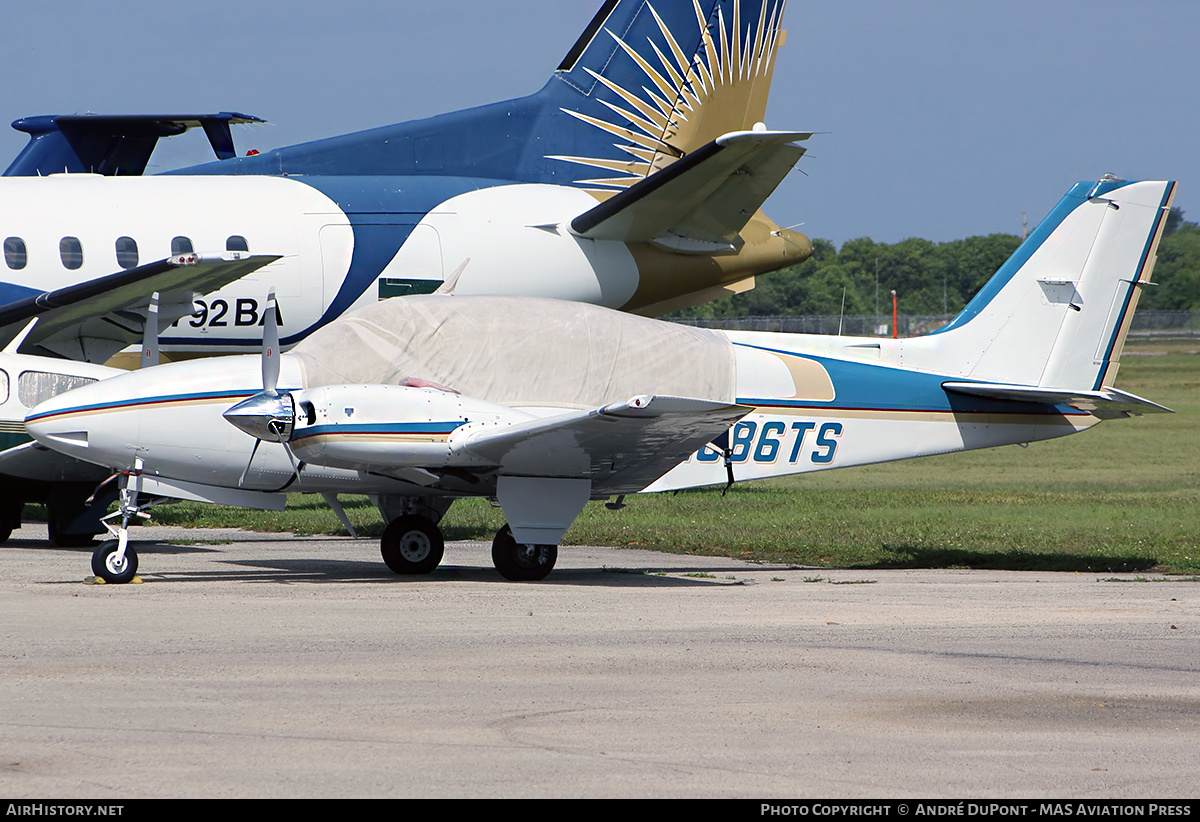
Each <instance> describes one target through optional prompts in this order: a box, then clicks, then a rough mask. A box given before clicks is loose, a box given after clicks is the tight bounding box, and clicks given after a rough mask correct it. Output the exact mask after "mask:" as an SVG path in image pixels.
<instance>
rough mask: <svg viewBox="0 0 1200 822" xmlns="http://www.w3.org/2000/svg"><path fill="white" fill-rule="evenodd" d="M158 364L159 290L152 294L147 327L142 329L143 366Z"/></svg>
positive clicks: (147, 314) (147, 312)
mask: <svg viewBox="0 0 1200 822" xmlns="http://www.w3.org/2000/svg"><path fill="white" fill-rule="evenodd" d="M153 365H158V292H157V291H155V292H154V293H153V294H151V295H150V305H149V307H148V308H147V309H146V327H145V329H143V331H142V365H141V367H142V368H149V367H150V366H153Z"/></svg>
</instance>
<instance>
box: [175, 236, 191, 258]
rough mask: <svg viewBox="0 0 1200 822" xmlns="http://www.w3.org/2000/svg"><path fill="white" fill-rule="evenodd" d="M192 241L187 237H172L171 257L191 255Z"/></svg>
mask: <svg viewBox="0 0 1200 822" xmlns="http://www.w3.org/2000/svg"><path fill="white" fill-rule="evenodd" d="M192 251H193V249H192V241H191V240H189V239H188V238H187V237H172V238H171V256H172V257H177V256H179V255H180V254H191V253H192Z"/></svg>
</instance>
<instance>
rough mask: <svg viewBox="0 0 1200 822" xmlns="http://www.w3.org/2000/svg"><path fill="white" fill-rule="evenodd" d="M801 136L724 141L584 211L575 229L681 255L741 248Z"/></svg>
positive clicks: (740, 134)
mask: <svg viewBox="0 0 1200 822" xmlns="http://www.w3.org/2000/svg"><path fill="white" fill-rule="evenodd" d="M811 136H812V135H811V134H810V133H802V132H781V131H737V132H733V133H730V134H726V135H724V136H722V137H718V138H717V139H716V140H714V141H713V142H711V143H709V144H708V145H706V146H703V147H701V148H699V149H697V150H696V151H693V152H692V153H691V154H689V155H687V156H686V157H684V158H682V159H680V160H676V161H675V162H674V163H672V164H671V165H669V166H667V167H666V168H664V169H662V170H661V171H656V172H655V173H653V174H651V175H650V176H649V177H647V178H646V179H644V180H642V181H640V182H638V183H636V184H634V185H633V186H630V187H629V188H628V189H626V190H625V191H622V192H620V193H619V194H616V195H614V196H613V197H611V198H610V199H608V200H605V201H604V202H603V203H601V204H600V205H598V206H596V207H595V208H593V209H591V210H589V211H586V212H584V213H583V214H581V215H579V216H578V217H576V218H575V219H574V220H573V221H572V222H571V228H572V229H573V230H574V231H575V232H576V233H577V234H580V235H582V236H584V237H588V238H589V239H593V240H620V241H622V242H645V241H657V242H658V243H659V244H660V245H663V246H665V247H667V248H670V249H672V250H676V251H685V252H695V253H705V254H710V253H713V252H714V251H718V250H722V249H728V248H730V247H733V248H736V247H737V246H738V245H740V244H741V237H740V236H739V235H740V232H741V230H742V229H743V228H745V226H746V223H747V222H749V220H750V218H751V217H752V216H754V213H755V212H756V211H757V210H758V209H759V207H760V206H761V205H762V204H763V201H764V200H766V199H767V197H768V196H769V195H770V194H771V192H772V191H774V190H775V187H776V186H778V185H779V183H780V181H782V180H783V178H784V177H785V176H786V175H787V173H788V172H789V171H791V170H792V167H793V166H794V165H795V164H796V161H797V160H799V159H800V158H801V157H802V156H803V155H804V152H805V149H804V147H802V146H799V145H796V142H797V141H799V140H806V139H808V138H809V137H811Z"/></svg>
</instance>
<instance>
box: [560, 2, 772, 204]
mask: <svg viewBox="0 0 1200 822" xmlns="http://www.w3.org/2000/svg"><path fill="white" fill-rule="evenodd" d="M692 5H693V8H694V10H695V13H696V22H697V25H698V26H699V29H700V41H699V46H698V48H697V49H696V50H695V53H694V54H692V55H691V56H689V55H688V54H686V53H685V52H684V50H683V48H681V47H680V44H679V41H678V39H677V38H676V37H675V35H674V34H672V32H671V30H670V29H669V28H668V27H667V25H666V23H664V22H663V20H662V17H660V16H659V14H658V12H657V11H656V10H655V8H654V6H653V5H651V4H649V3H648V4H647V7H648V9H649V11H650V13H651V14H652V15H653V16H654V20H655V22H656V23H657V26H658V30H659V31H660V32H661V33H662V35H663V40H664V43H663V44H662V45H660V44H658V43H656V42H654V40H653V39H651V38H647V42H646V44H645V45H644V46H643V49H646V48H648V51H645V50H639V49H638V48H637V47H635V45H634V44H631V43H627V42H625V40H623V39H622V38H621V37H619V36H618V35H616V34H615V33H613V32H612V31H609V30H608V29H607V28H606V29H605V31H606V32H607V33H608V35H609V36H611V37H612V38H613V40H615V41H616V43H617V46H618V48H619V50H621V51H624V53H625V54H626V55H628V56H629V58H630V59H631V60H633V62H634V63H635V64H636V65H637V66H638V67H639V68H640V69H641V71H642V72H643V73H644V75H645V83H646V85H643V86H642V87H641V88H640V89H632V88H626V87H623V86H621V85H619V84H618V83H616V82H614V81H613V80H612V79H611V78H609V77H605V76H604V75H603V74H600V73H598V72H596V71H593V70H592V69H590V68H589V69H587V72H588V73H589V74H590V75H591V76H592V77H593V78H594V79H595V80H596V81H597V82H599V83H600V84H602V85H603V86H604V87H605V88H607V89H609V90H610V91H611V92H612V93H613V94H614V95H615V96H616V98H617V99H618V101H619V102H610V101H608V100H601V101H600V102H601V103H602V104H603V105H604V106H605V107H607V108H608V109H609V110H610V111H611V112H612V114H613V115H614V116H613V117H612V118H601V117H593V116H589V115H587V114H583V113H581V112H577V111H572V110H569V109H562V111H563V112H565V113H566V114H569V115H571V116H572V117H575V118H577V119H579V120H582V121H583V122H585V123H587V124H588V125H590V126H593V127H595V128H597V129H600V130H601V131H604V132H607V133H608V134H611V135H613V136H614V137H616V138H617V139H618V140H621V141H623V142H619V143H616V146H617V147H618V148H620V149H621V150H622V151H624V152H625V153H626V154H628V155H630V156H629V158H628V159H624V160H610V159H604V158H599V157H576V156H565V155H548V159H553V160H563V161H565V162H569V163H577V164H579V165H583V166H588V167H590V168H597V169H603V170H604V171H607V172H610V173H612V174H615V175H617V176H611V177H600V178H594V179H582V180H576V181H575V182H576V184H577V185H582V186H587V187H589V188H592V189H593V191H594V192H595V193H597V194H601V193H604V192H607V193H608V194H612V193H614V192H615V191H616V190H619V189H624V188H628V187H629V186H631V185H633V184H634V183H636V182H638V181H639V180H642V179H644V178H645V177H646V176H648V175H649V174H651V173H653V172H654V171H657V170H659V169H661V168H664V167H665V166H667V165H669V164H671V163H672V162H674V161H675V160H677V159H678V158H680V157H682V156H684V155H686V154H688V153H689V152H691V151H694V150H695V149H697V148H699V147H701V146H703V145H704V144H706V143H708V142H711V141H712V140H715V139H716V138H717V137H719V136H721V135H722V134H727V133H729V132H731V131H741V130H747V129H750V128H752V127H753V126H754V124H755V123H759V122H762V120H763V118H764V116H765V114H766V109H767V95H768V93H769V91H770V87H771V74H772V72H773V70H774V67H775V55H776V52H777V51H778V49H779V47H780V46H781V45H783V41H784V32H783V31H781V30H780V28H779V27H780V24H781V22H782V18H783V11H784V7H785V5H786V0H779V2H777V3H771V2H769V0H767V1H766V2H763V3H762V10H761V12H760V14H759V17H758V20H757V21H755V22H754V24H753V25H751V26H748V27H747V28H746V30H745V31H744V32H743V26H742V2H741V0H734V2H733V9H732V15H733V19H732V21H730V22H731V25H728V26H727V25H726V20H725V17H724V13H723V12H722V11H721V10H719V9H718V12H717V19H716V20H715V21H714V22H713V23H712V25H710V24H709V22H708V20H707V19H706V18H705V14H704V11H703V10H702V9H701V7H700V3H699V0H692ZM651 55H652V56H651Z"/></svg>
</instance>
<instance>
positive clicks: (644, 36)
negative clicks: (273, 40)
mask: <svg viewBox="0 0 1200 822" xmlns="http://www.w3.org/2000/svg"><path fill="white" fill-rule="evenodd" d="M784 5H785V2H784V0H691V2H688V1H687V0H682V1H681V0H670V2H646V0H605V2H604V3H603V6H602V7H601V8H600V10H599V12H598V13H597V14H596V15H595V17H594V19H593V20H592V21H591V24H590V25H589V26H588V27H587V29H586V30H585V31H584V32H583V34H582V35H581V36H580V38H579V39H578V41H577V42H576V43H575V45H574V46H573V47H572V49H571V50H570V52H569V53H568V54H567V56H566V58H565V59H564V60H563V61H562V63H561V64H560V65H559V66H558V68H557V69H556V70H555V71H554V73H553V74H552V75H551V77H550V79H549V80H548V82H547V83H546V85H545V86H544V87H543V88H542V89H541V90H540V91H538V92H536V93H535V94H532V95H529V96H527V97H522V98H518V99H514V100H509V101H505V102H500V103H494V104H491V105H486V106H482V107H479V108H475V109H470V110H466V111H458V112H452V113H449V114H444V115H441V116H438V117H433V118H430V119H425V120H417V121H411V122H406V123H400V124H396V125H390V126H384V127H382V128H377V129H372V130H369V131H364V132H358V133H354V134H346V135H341V136H338V137H333V138H330V139H326V140H320V141H316V142H312V143H306V144H303V145H297V146H291V147H286V148H281V149H278V150H275V151H271V152H267V153H264V154H255V155H254V156H245V157H237V156H236V155H235V152H234V147H233V139H232V136H231V131H230V126H231V125H233V124H239V123H249V122H256V121H258V119H257V118H254V117H248V116H246V115H242V114H235V113H231V112H219V113H216V114H200V115H194V114H175V115H118V116H108V115H65V116H46V117H28V118H23V119H21V120H18V121H17V122H15V123H14V124H13V125H14V127H15V128H17V129H19V130H21V131H23V132H26V133H28V134H29V136H30V140H29V143H28V145H27V146H26V147H25V149H24V150H23V151H22V152H21V154H20V155H19V156H18V157H17V158H16V159H15V160H14V162H13V163H12V164H11V165H10V166H9V168H8V169H7V170H6V171H5V173H4V176H3V177H0V240H2V242H3V262H2V263H0V306H3V305H4V304H6V303H18V304H27V303H31V302H39V303H40V301H42V300H43V298H44V297H45V294H46V293H54V294H58V293H60V292H63V291H65V290H71V289H76V288H79V287H82V286H87V287H89V288H93V293H94V295H96V296H98V295H100V294H102V293H103V291H104V289H117V288H124V287H125V284H127V282H128V280H129V277H130V275H131V274H136V273H138V272H140V271H143V270H144V269H146V268H147V267H148V266H150V265H156V264H159V262H161V261H163V260H164V259H166V258H167V257H178V258H187V257H196V256H199V257H202V258H205V259H209V258H213V257H217V256H226V257H235V258H240V259H243V260H244V259H248V258H250V257H253V258H255V259H257V260H260V261H264V264H265V265H266V267H265V268H261V270H258V271H250V270H246V271H243V272H242V273H243V274H244V275H245V276H242V277H241V278H240V279H239V278H234V277H230V278H228V279H226V280H225V281H223V282H220V283H214V284H212V287H211V289H210V290H211V291H213V292H214V293H208V292H207V291H205V290H202V289H196V293H195V294H194V296H195V298H196V299H195V303H194V305H193V302H192V298H193V294H192V293H191V292H188V293H187V294H186V301H185V302H184V303H183V305H184V306H185V307H186V310H182V311H180V310H174V311H169V310H168V309H170V308H172V307H173V306H175V305H176V304H177V303H178V300H175V301H174V302H172V300H171V297H172V296H176V297H177V296H178V295H180V294H182V293H183V292H182V291H181V290H180V289H178V288H171V289H168V288H166V287H164V288H163V289H157V288H156V287H146V288H144V290H143V291H142V292H141V296H142V298H143V301H142V303H141V308H140V309H133V308H131V307H129V306H125V307H124V308H122V309H121V310H120V311H112V310H108V309H107V303H104V302H102V301H97V300H96V299H89V300H84V301H82V302H80V303H79V305H78V307H77V309H76V310H73V311H72V312H70V313H69V316H68V314H67V312H59V314H60V316H59V317H58V318H56V319H54V321H53V322H52V321H51V318H49V317H43V318H41V319H39V320H38V321H37V324H36V325H35V327H34V328H33V329H27V328H26V324H27V322H28V318H24V319H22V321H21V322H15V321H14V322H11V323H5V322H4V321H3V312H2V311H0V346H3V347H4V348H5V350H6V352H7V353H8V354H12V355H25V354H32V355H40V356H49V357H60V358H67V359H72V360H82V361H85V362H90V363H102V362H105V361H106V360H108V358H109V356H110V355H111V354H112V353H113V352H114V351H116V350H119V349H120V348H122V347H123V346H125V345H129V344H131V343H133V342H135V341H136V340H137V339H138V338H139V337H140V336H141V333H142V318H144V315H145V304H146V300H147V299H148V298H149V295H150V293H151V292H152V291H154V290H162V291H163V292H164V304H163V310H164V312H165V314H164V318H165V322H163V323H162V335H161V345H162V348H163V350H164V352H165V353H166V355H167V356H168V357H169V358H173V359H176V358H180V357H187V356H194V355H196V354H199V353H230V352H239V351H253V350H257V346H258V343H259V340H260V339H261V336H262V327H263V323H264V317H265V315H266V313H267V312H266V311H265V310H264V309H265V298H266V295H267V291H268V289H269V288H271V287H273V288H274V289H275V291H276V294H277V299H278V317H279V322H280V325H281V329H282V332H281V336H282V343H283V345H284V347H289V346H291V345H293V344H295V343H296V342H298V341H300V340H301V339H303V338H304V337H306V336H307V335H308V334H309V333H311V332H312V331H314V330H315V329H318V328H320V327H322V326H324V325H326V324H328V323H330V322H332V321H333V320H334V319H336V318H337V317H338V316H340V315H341V314H343V313H344V312H346V311H349V310H351V309H352V308H355V307H361V306H363V305H368V304H371V303H374V302H376V301H377V300H379V299H381V298H385V297H392V296H396V295H408V294H417V293H428V292H433V291H439V292H441V293H454V294H459V295H471V294H507V295H525V296H542V297H553V298H558V299H565V300H581V301H586V302H592V303H596V304H600V305H605V306H609V307H612V308H620V309H622V310H625V311H634V312H638V313H641V314H655V313H662V312H665V311H669V310H673V309H674V308H676V307H680V306H683V305H690V304H695V303H699V302H704V301H706V300H709V299H712V298H714V297H718V296H722V295H724V294H728V293H733V292H737V291H741V290H745V289H748V288H751V287H753V283H754V276H755V275H757V274H761V273H763V272H767V271H771V270H774V269H777V268H781V267H783V266H786V265H790V264H792V263H797V262H802V261H803V260H804V259H806V258H807V257H808V256H809V254H810V253H811V250H812V244H811V243H810V242H809V240H808V238H807V237H805V236H804V235H802V234H799V233H797V232H794V231H789V230H787V229H783V228H780V227H779V226H777V225H776V224H775V223H774V222H772V221H771V220H769V219H768V218H767V217H766V216H765V215H763V213H762V212H761V211H760V209H759V207H760V205H761V204H762V203H763V201H764V200H765V199H766V197H767V196H768V195H769V194H770V193H771V192H772V191H773V190H774V189H775V187H776V186H777V185H778V184H779V183H780V181H781V180H782V179H783V178H784V177H785V176H786V175H787V174H788V172H789V171H791V169H792V167H793V166H794V164H795V163H796V162H797V161H798V160H799V158H800V157H801V156H802V155H803V154H804V148H803V147H802V146H801V145H799V143H800V142H802V141H804V140H805V139H807V137H808V136H809V135H808V133H801V132H775V131H767V130H766V129H765V128H763V127H762V120H763V119H764V118H765V113H766V106H767V97H768V92H769V90H770V85H771V78H772V74H773V71H774V67H775V57H776V53H777V50H778V48H779V47H780V46H781V45H782V44H783V41H784V39H785V32H783V30H782V29H781V26H782V18H783V11H784ZM189 128H202V129H203V130H204V132H205V133H206V134H207V135H208V137H209V140H210V142H211V144H212V147H213V150H214V152H215V153H216V155H217V157H218V158H220V159H219V160H218V161H216V162H212V163H208V164H205V165H199V166H194V167H191V168H186V169H181V170H178V171H175V172H172V173H170V174H161V175H155V176H142V175H143V173H144V172H145V170H146V168H147V163H148V161H149V159H150V156H151V153H152V151H153V150H154V147H155V145H156V144H157V141H158V140H159V138H161V137H170V136H172V135H176V134H179V133H182V132H183V131H186V130H188V129H189ZM63 172H67V173H63ZM234 280H236V281H234ZM126 290H127V289H126ZM89 308H92V309H96V310H94V311H92V312H91V313H89V311H88V309H89ZM100 308H105V310H100ZM189 315H190V316H189ZM67 320H70V322H68V321H67ZM172 321H174V322H172ZM114 343H119V344H117V345H115V347H114ZM5 368H6V371H7V372H9V373H11V374H12V379H13V380H14V381H15V380H18V379H24V378H20V377H19V376H18V375H19V374H23V373H25V372H26V371H36V372H39V373H41V372H46V373H49V372H48V371H47V368H45V367H43V366H42V365H37V364H36V363H35V364H34V365H32V366H28V367H26V366H24V365H21V364H20V363H19V362H17V361H16V360H13V361H11V362H9V363H8V365H7V366H6V367H5ZM51 370H53V371H55V372H57V373H60V374H66V373H67V372H72V373H73V372H76V371H78V372H80V373H79V374H78V375H77V376H79V377H80V379H84V378H86V379H94V378H95V377H94V374H95V373H96V372H95V371H94V370H91V371H88V370H87V369H79V368H74V366H72V365H70V364H69V363H64V364H63V365H61V366H60V367H58V368H56V369H51ZM84 372H86V374H87V375H91V376H85V375H84ZM25 381H26V382H28V380H25ZM42 382H43V388H44V389H45V390H50V388H48V387H47V386H50V387H52V384H51V383H50V382H48V381H46V380H45V379H43V381H42ZM68 384H69V383H67V382H63V381H60V382H59V383H57V385H58V387H59V388H60V389H61V388H62V387H64V386H66V385H68ZM22 396H25V395H24V394H23V395H22ZM28 396H30V397H33V398H34V399H41V398H44V396H45V394H44V391H43V393H35V394H30V395H28ZM28 407H30V406H19V405H18V404H17V403H15V402H13V403H9V404H8V405H5V401H4V399H3V398H2V397H0V420H3V422H0V448H8V449H11V448H13V447H17V448H21V450H20V451H5V452H3V453H0V496H3V497H4V498H5V499H6V500H7V501H6V502H4V503H3V504H0V533H2V532H3V531H4V530H6V529H9V530H11V529H12V528H13V527H16V526H17V525H19V523H20V515H21V508H22V501H36V502H45V503H47V506H48V514H49V518H50V522H51V528H50V530H51V537H52V539H53V540H54V541H55V542H57V543H59V544H62V545H65V544H74V543H84V542H90V541H91V536H92V534H93V533H94V532H95V531H96V530H98V529H99V525H98V523H97V522H96V517H97V510H98V509H99V508H103V507H104V505H99V506H91V507H88V506H85V505H84V500H85V499H86V498H87V497H89V495H90V489H91V487H92V486H91V485H89V484H88V482H87V481H86V479H85V477H86V476H87V475H88V473H89V472H88V471H87V469H86V468H80V467H79V466H75V465H67V466H63V465H62V464H61V461H59V460H52V461H42V462H39V461H38V459H37V458H38V456H39V455H38V453H37V452H36V451H32V450H31V449H29V448H25V447H22V443H26V444H27V443H28V437H26V436H25V432H24V430H23V429H22V427H21V425H20V420H21V419H22V418H23V417H24V415H25V413H26V411H27V409H28ZM43 454H44V452H43ZM64 472H65V473H64ZM33 480H36V482H34V481H33Z"/></svg>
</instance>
